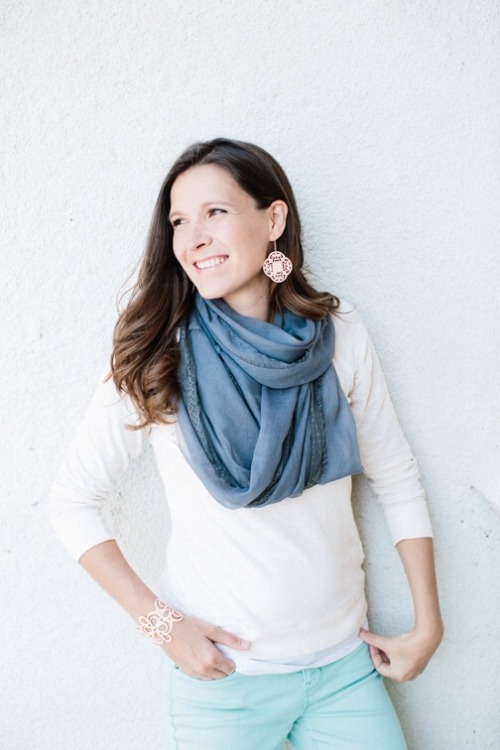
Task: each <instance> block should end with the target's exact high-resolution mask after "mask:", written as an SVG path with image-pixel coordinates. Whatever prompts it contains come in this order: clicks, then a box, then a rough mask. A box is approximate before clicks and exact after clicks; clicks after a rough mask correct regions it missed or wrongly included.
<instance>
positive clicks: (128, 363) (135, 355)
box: [108, 138, 339, 429]
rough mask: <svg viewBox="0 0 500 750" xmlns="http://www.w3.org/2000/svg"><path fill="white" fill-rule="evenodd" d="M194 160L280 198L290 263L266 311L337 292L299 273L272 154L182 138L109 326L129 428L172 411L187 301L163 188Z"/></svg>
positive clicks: (312, 309) (289, 200)
mask: <svg viewBox="0 0 500 750" xmlns="http://www.w3.org/2000/svg"><path fill="white" fill-rule="evenodd" d="M202 164H216V165H218V166H219V167H222V168H223V169H225V170H227V171H228V172H229V173H230V174H231V176H232V177H233V179H234V180H235V181H236V182H237V183H238V184H239V185H240V187H241V188H242V189H243V190H245V192H246V193H248V194H249V195H251V196H252V197H253V198H254V200H255V201H256V203H257V206H258V207H259V208H261V209H263V208H268V207H269V206H270V205H271V203H272V202H273V201H275V200H283V201H285V203H286V204H287V206H288V216H287V221H286V226H285V230H284V232H283V234H282V236H281V237H280V238H279V240H278V242H277V246H278V248H277V249H278V250H280V251H281V252H282V253H283V254H284V255H286V256H287V257H288V258H290V260H291V261H292V264H293V271H292V273H291V274H290V276H289V277H288V278H287V279H286V281H284V282H283V283H281V284H272V285H271V292H270V314H271V316H274V315H275V314H276V313H277V312H281V311H283V310H290V311H291V312H294V313H296V314H297V315H300V316H302V317H305V318H311V319H313V320H321V319H323V318H324V317H326V315H328V314H329V313H331V312H333V311H334V310H335V309H336V308H337V307H338V305H339V300H338V298H337V297H334V296H333V295H331V294H329V293H327V292H318V291H317V290H316V289H314V288H313V287H312V286H311V285H310V284H309V283H308V281H307V279H306V278H305V276H304V273H303V271H302V266H303V263H304V253H303V249H302V241H301V226H300V218H299V213H298V210H297V205H296V202H295V196H294V194H293V190H292V187H291V185H290V182H289V180H288V178H287V176H286V174H285V173H284V171H283V169H282V168H281V166H280V165H279V164H278V162H277V161H276V160H275V159H273V157H272V156H271V155H270V154H268V153H267V151H264V149H262V148H259V147H258V146H254V145H253V144H251V143H244V142H242V141H234V140H229V139H227V138H216V139H214V140H212V141H205V142H200V143H195V144H193V145H192V146H189V148H187V149H186V151H184V153H183V154H181V156H180V157H179V158H178V159H177V161H176V162H175V163H174V164H173V166H172V168H171V169H170V171H169V173H168V174H167V176H166V178H165V180H164V182H163V185H162V187H161V190H160V193H159V195H158V198H157V201H156V205H155V209H154V213H153V218H152V220H151V226H150V229H149V234H148V238H147V242H146V248H145V251H144V256H143V259H142V264H141V267H140V271H139V278H138V281H137V283H136V284H135V286H134V287H133V288H132V290H131V296H130V298H129V301H128V303H127V306H126V307H125V309H124V310H123V311H122V312H121V314H120V316H119V318H118V320H117V322H116V325H115V329H114V335H113V351H112V354H111V363H110V364H111V373H110V374H109V375H108V378H110V377H111V376H112V377H113V380H114V382H115V385H116V387H117V389H118V390H119V391H120V390H121V391H123V392H124V393H127V394H128V395H129V396H130V398H131V399H132V401H133V403H134V405H135V407H136V408H137V410H138V412H139V414H140V416H141V417H142V421H141V422H140V423H139V424H137V425H136V427H135V429H139V428H140V427H145V426H147V425H150V424H154V423H160V422H163V423H167V422H171V421H172V416H173V415H174V414H175V413H176V411H177V408H176V400H177V398H178V396H179V385H178V380H177V370H178V366H179V359H180V353H179V347H178V344H177V335H176V334H177V329H178V327H179V325H180V324H181V322H182V321H183V320H184V318H185V317H186V315H187V314H188V313H189V311H190V309H191V304H192V299H193V286H192V284H191V282H190V281H189V279H188V277H187V276H186V274H185V273H184V271H183V270H182V268H181V266H180V264H179V263H178V262H177V260H176V258H175V256H174V253H173V249H172V237H173V230H172V226H171V224H170V221H169V213H170V191H171V189H172V185H173V184H174V182H175V180H176V179H177V177H178V176H179V175H180V174H182V173H183V172H185V171H187V170H188V169H190V168H191V167H194V166H197V165H202ZM133 429H134V428H133Z"/></svg>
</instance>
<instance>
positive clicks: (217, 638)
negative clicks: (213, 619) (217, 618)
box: [208, 625, 252, 650]
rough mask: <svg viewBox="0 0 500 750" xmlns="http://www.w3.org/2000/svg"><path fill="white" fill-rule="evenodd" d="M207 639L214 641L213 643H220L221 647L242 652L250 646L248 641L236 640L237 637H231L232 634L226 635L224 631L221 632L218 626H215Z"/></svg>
mask: <svg viewBox="0 0 500 750" xmlns="http://www.w3.org/2000/svg"><path fill="white" fill-rule="evenodd" d="M208 637H209V638H210V640H211V641H214V643H221V644H222V645H223V646H230V648H237V649H240V650H244V649H247V648H250V646H251V645H252V644H251V643H250V641H247V640H245V639H244V638H238V636H237V635H233V634H232V633H228V632H227V631H226V630H223V629H222V628H220V627H219V626H218V625H216V626H215V627H214V628H213V629H212V630H211V631H210V633H209V634H208Z"/></svg>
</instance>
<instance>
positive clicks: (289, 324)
mask: <svg viewBox="0 0 500 750" xmlns="http://www.w3.org/2000/svg"><path fill="white" fill-rule="evenodd" d="M179 346H180V352H181V365H180V371H179V381H180V388H181V396H182V397H181V399H179V404H178V406H179V412H178V418H179V425H180V428H181V433H182V436H183V439H184V443H185V446H184V451H185V455H186V458H187V460H188V462H189V464H190V466H191V467H192V469H193V470H194V472H195V473H196V474H197V475H198V477H199V478H200V479H201V481H202V482H203V484H204V485H205V487H206V488H207V490H208V491H209V492H210V494H211V495H212V496H213V497H214V498H215V499H216V500H217V501H218V502H219V503H221V504H222V505H224V506H225V507H227V508H243V507H256V506H263V505H269V504H271V503H277V502H280V501H281V500H284V499H285V498H288V497H296V496H297V495H301V494H302V492H303V491H304V490H305V489H307V488H309V487H313V486H314V485H315V484H325V483H326V482H331V481H333V480H334V479H340V478H341V477H346V476H348V475H350V474H355V473H357V472H359V471H361V464H360V458H359V450H358V443H357V439H356V426H355V423H354V418H353V415H352V412H351V410H350V407H349V404H348V403H347V400H346V398H345V396H344V394H343V392H342V390H341V387H340V383H339V381H338V378H337V374H336V372H335V369H334V367H333V364H332V359H333V352H334V347H335V330H334V327H333V322H332V320H331V317H330V316H327V317H326V318H325V319H324V320H321V321H313V320H307V319H306V318H301V317H299V316H298V315H295V314H294V313H291V312H285V313H283V314H279V315H278V316H277V317H276V318H275V321H274V322H273V323H267V322H264V321H262V320H256V319H254V318H248V317H246V316H244V315H240V314H239V313H237V312H235V311H234V310H233V309H232V308H230V307H229V306H228V305H227V304H226V303H225V302H223V301H222V300H205V299H203V298H202V297H201V296H200V295H199V294H196V296H195V302H194V305H193V309H192V311H191V313H190V315H189V316H188V319H187V321H186V322H185V324H184V325H183V326H182V327H181V330H180V339H179Z"/></svg>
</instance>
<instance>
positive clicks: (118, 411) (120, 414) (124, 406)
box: [87, 367, 140, 425]
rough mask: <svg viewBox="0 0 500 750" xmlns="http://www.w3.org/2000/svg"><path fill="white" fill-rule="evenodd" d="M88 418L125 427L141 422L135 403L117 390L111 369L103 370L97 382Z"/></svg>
mask: <svg viewBox="0 0 500 750" xmlns="http://www.w3.org/2000/svg"><path fill="white" fill-rule="evenodd" d="M87 416H88V417H90V418H94V419H95V418H98V419H99V420H105V421H116V422H120V423H122V424H124V425H136V424H138V423H139V421H140V417H139V414H138V412H137V409H136V407H135V405H134V402H133V401H132V399H131V398H130V396H129V395H128V394H127V393H125V392H123V391H121V390H120V391H119V390H118V389H117V387H116V384H115V382H114V380H113V378H112V377H111V375H110V370H109V367H106V368H104V370H102V372H101V374H100V377H99V378H98V380H97V384H96V385H95V388H94V392H93V394H92V397H91V399H90V403H89V407H88V410H87Z"/></svg>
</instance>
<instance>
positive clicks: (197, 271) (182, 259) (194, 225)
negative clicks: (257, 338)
mask: <svg viewBox="0 0 500 750" xmlns="http://www.w3.org/2000/svg"><path fill="white" fill-rule="evenodd" d="M170 205H171V210H170V222H171V224H172V227H173V233H174V234H173V249H174V254H175V257H176V258H177V260H178V261H179V263H180V264H181V266H182V268H183V269H184V271H185V272H186V274H187V276H188V277H189V278H190V279H191V281H192V282H193V284H194V285H195V287H196V289H197V290H198V292H199V293H200V294H201V296H202V297H204V298H206V299H219V298H222V299H224V301H225V302H227V304H228V305H230V306H231V307H232V308H233V309H234V310H236V311H237V312H239V313H241V314H242V315H249V316H251V317H256V318H261V319H263V320H265V319H267V317H268V312H269V302H268V300H269V284H270V281H269V279H268V277H267V276H265V274H264V272H263V271H262V265H263V263H264V261H265V259H266V257H267V255H268V253H269V251H270V249H271V245H270V242H272V240H274V239H277V238H278V237H279V236H280V235H281V234H282V232H283V229H284V228H285V222H286V213H287V206H286V204H285V203H284V202H283V201H275V202H274V203H272V204H271V206H269V208H265V209H259V208H258V207H257V205H256V202H255V200H254V198H252V196H251V195H249V194H248V193H246V192H245V191H244V190H243V189H242V188H241V187H240V186H239V185H238V183H237V182H236V181H235V180H234V179H233V177H232V176H231V175H230V174H229V172H227V171H226V170H225V169H223V168H222V167H219V166H217V165H215V164H204V165H201V166H196V167H191V168H190V169H188V170H187V171H186V172H183V173H182V174H181V175H179V177H177V179H176V180H175V182H174V184H173V185H172V190H171V192H170Z"/></svg>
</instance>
